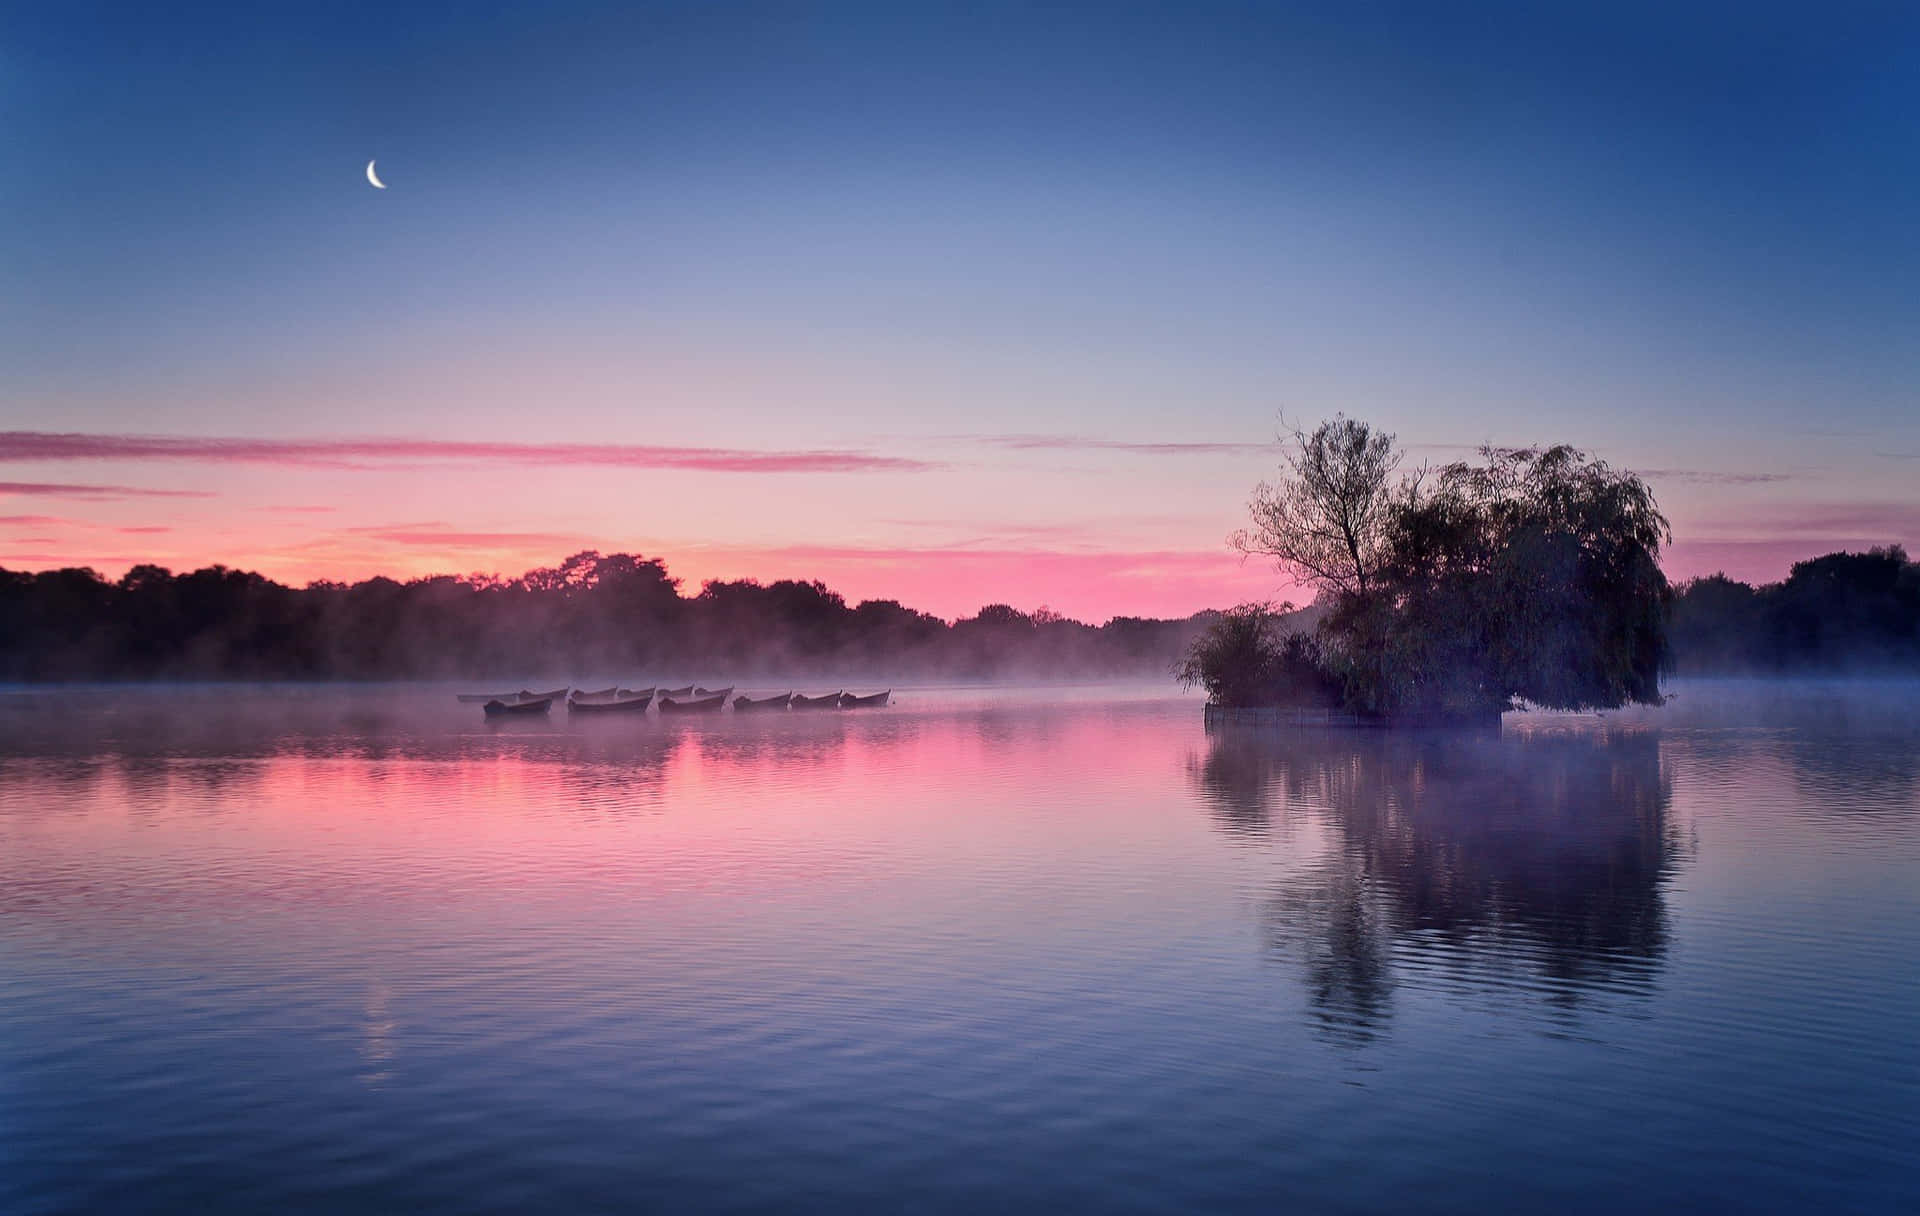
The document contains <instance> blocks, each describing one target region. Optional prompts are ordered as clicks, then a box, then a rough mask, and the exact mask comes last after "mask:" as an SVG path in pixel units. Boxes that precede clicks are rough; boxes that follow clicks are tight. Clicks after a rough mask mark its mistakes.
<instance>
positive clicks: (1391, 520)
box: [1232, 418, 1671, 714]
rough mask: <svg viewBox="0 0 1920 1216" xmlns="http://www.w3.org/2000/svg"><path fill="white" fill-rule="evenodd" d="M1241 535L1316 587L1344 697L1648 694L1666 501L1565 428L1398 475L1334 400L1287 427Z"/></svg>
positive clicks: (1407, 700)
mask: <svg viewBox="0 0 1920 1216" xmlns="http://www.w3.org/2000/svg"><path fill="white" fill-rule="evenodd" d="M1292 438H1293V445H1292V450H1290V451H1289V453H1288V455H1287V468H1286V475H1285V476H1283V477H1282V478H1281V480H1280V481H1278V482H1277V483H1274V484H1262V485H1261V486H1260V487H1259V488H1258V489H1257V490H1256V491H1255V492H1254V496H1253V501H1252V502H1251V504H1250V512H1251V515H1252V522H1253V526H1252V527H1251V528H1249V529H1247V530H1245V531H1242V532H1239V533H1236V534H1235V535H1234V536H1233V538H1232V544H1233V545H1234V547H1235V548H1238V549H1239V550H1240V551H1241V552H1243V553H1257V554H1264V555H1266V556H1269V557H1272V558H1273V559H1274V560H1275V561H1276V563H1277V564H1278V565H1279V567H1280V568H1281V569H1282V570H1283V571H1284V572H1286V573H1287V574H1288V575H1290V576H1291V577H1292V578H1294V579H1295V580H1296V581H1299V582H1303V583H1306V584H1308V585H1311V586H1313V587H1315V588H1316V589H1317V590H1318V591H1319V592H1320V597H1321V603H1322V604H1323V605H1324V606H1325V607H1326V609H1327V612H1326V615H1325V617H1324V619H1323V623H1322V625H1321V635H1322V641H1323V642H1324V643H1325V648H1324V653H1325V654H1326V655H1327V656H1328V662H1329V663H1330V664H1331V665H1332V666H1333V668H1334V669H1335V670H1337V672H1338V674H1339V675H1340V676H1341V677H1342V679H1343V681H1344V688H1345V696H1344V700H1345V703H1346V704H1347V706H1348V707H1349V708H1352V709H1356V710H1360V711H1362V712H1373V713H1384V714H1484V713H1486V712H1489V711H1493V710H1498V709H1502V708H1506V707H1508V706H1510V705H1512V704H1514V703H1516V702H1526V703H1529V704H1533V705H1538V706H1542V707H1546V708H1554V709H1595V708H1610V707H1614V706H1619V705H1623V704H1626V703H1627V702H1629V701H1637V702H1657V701H1658V700H1659V699H1660V693H1659V676H1660V671H1661V668H1662V666H1663V665H1664V663H1665V661H1666V657H1667V633H1666V629H1667V614H1668V606H1669V603H1670V600H1671V591H1670V589H1669V587H1668V585H1667V580H1666V577H1665V575H1664V574H1662V573H1661V571H1660V565H1659V556H1660V548H1661V546H1662V544H1664V543H1665V542H1666V541H1667V540H1668V539H1669V532H1668V527H1667V521H1666V518H1665V517H1664V516H1663V515H1661V513H1660V510H1659V506H1658V504H1657V503H1656V502H1655V500H1654V496H1653V492H1652V491H1651V489H1649V488H1648V486H1647V484H1646V483H1645V482H1644V481H1643V480H1641V479H1640V478H1639V477H1638V476H1636V475H1634V474H1632V473H1627V472H1620V471H1616V470H1614V469H1612V468H1610V467H1609V466H1608V465H1607V464H1606V462H1605V461H1601V460H1596V459H1593V458H1591V457H1588V456H1587V455H1586V454H1585V453H1582V452H1580V451H1577V450H1576V449H1574V448H1570V447H1566V446H1557V447H1550V448H1484V449H1482V450H1481V453H1480V457H1481V459H1480V461H1479V462H1478V463H1473V462H1460V463H1457V464H1450V465H1447V466H1445V467H1443V468H1440V469H1438V470H1430V471H1423V472H1422V473H1421V474H1420V475H1413V476H1396V474H1397V470H1398V466H1399V463H1400V455H1399V452H1398V450H1397V449H1396V448H1395V446H1394V441H1393V436H1391V435H1388V434H1386V433H1384V432H1381V431H1377V430H1375V429H1373V428H1372V427H1370V426H1368V425H1367V424H1366V423H1363V422H1357V421H1353V420H1350V419H1347V418H1335V419H1334V420H1333V421H1331V422H1327V423H1323V424H1322V425H1321V426H1320V427H1319V428H1318V429H1316V430H1315V431H1314V432H1313V433H1312V434H1310V435H1309V434H1306V433H1304V432H1300V431H1296V432H1295V433H1294V435H1293V437H1292Z"/></svg>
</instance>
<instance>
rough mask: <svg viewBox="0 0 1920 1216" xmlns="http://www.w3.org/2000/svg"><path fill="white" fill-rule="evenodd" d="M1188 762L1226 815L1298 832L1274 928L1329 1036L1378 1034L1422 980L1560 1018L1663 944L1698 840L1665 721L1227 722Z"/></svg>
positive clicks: (1639, 975) (1242, 823) (1276, 900)
mask: <svg viewBox="0 0 1920 1216" xmlns="http://www.w3.org/2000/svg"><path fill="white" fill-rule="evenodd" d="M1189 767H1190V770H1191V773H1192V776H1193V779H1194V781H1195V783H1196V785H1197V788H1198V791H1199V793H1200V795H1201V797H1202V798H1203V800H1204V801H1205V803H1206V804H1207V805H1208V807H1209V808H1210V809H1211V810H1212V812H1213V814H1214V815H1215V816H1216V819H1217V824H1218V826H1219V828H1220V830H1221V831H1223V832H1225V833H1227V834H1228V835H1230V836H1232V837H1233V838H1235V839H1237V840H1239V841H1242V842H1246V843H1251V844H1259V843H1262V842H1266V841H1269V840H1272V839H1274V838H1277V837H1284V838H1285V841H1286V845H1287V847H1286V848H1285V849H1279V850H1276V855H1278V856H1281V857H1284V858H1285V859H1286V865H1285V866H1283V868H1282V869H1283V872H1282V876H1281V877H1280V878H1279V879H1278V880H1277V881H1276V882H1275V883H1274V885H1273V889H1272V890H1271V893H1270V894H1268V895H1267V896H1266V897H1265V898H1264V900H1263V904H1262V916H1263V920H1264V928H1265V931H1266V940H1267V942H1268V944H1269V947H1270V948H1271V949H1273V950H1274V951H1275V952H1276V954H1278V955H1280V956H1283V957H1287V958H1290V959H1292V960H1294V961H1295V962H1297V963H1298V964H1299V965H1300V966H1302V967H1304V969H1305V971H1306V978H1307V992H1308V998H1309V1002H1310V1006H1311V1014H1312V1016H1313V1018H1314V1019H1315V1020H1316V1022H1317V1023H1318V1024H1319V1026H1320V1027H1321V1029H1322V1030H1323V1031H1324V1032H1325V1033H1326V1034H1327V1035H1329V1036H1330V1037H1333V1038H1336V1039H1341V1040H1346V1041H1351V1042H1365V1041H1368V1040H1370V1039H1373V1038H1375V1037H1378V1036H1379V1035H1381V1034H1382V1033H1384V1032H1385V1030H1386V1029H1387V1027H1388V1025H1389V1023H1390V1021H1391V1018H1392V1016H1393V1013H1394V1007H1395V1004H1396V1001H1397V1000H1400V999H1401V998H1402V997H1403V996H1404V997H1405V998H1406V999H1408V1000H1411V999H1415V998H1414V994H1416V993H1418V994H1422V995H1425V994H1440V995H1443V996H1445V997H1447V998H1449V999H1456V1000H1457V999H1460V998H1466V999H1468V1000H1470V1001H1472V1002H1473V1003H1475V1004H1487V1005H1490V1006H1493V1007H1494V1008H1495V1011H1496V1012H1497V1011H1498V1010H1499V1008H1501V1007H1506V1008H1515V1007H1525V1008H1531V1009H1533V1010H1536V1011H1538V1010H1544V1011H1546V1012H1547V1013H1548V1014H1549V1015H1550V1017H1551V1019H1552V1020H1554V1021H1555V1023H1556V1024H1557V1025H1559V1026H1561V1027H1562V1028H1564V1027H1566V1026H1567V1025H1568V1024H1569V1023H1570V1022H1573V1021H1577V1014H1578V1011H1579V1008H1580V1006H1581V1005H1582V1003H1583V1002H1588V1001H1592V1000H1595V999H1600V998H1603V997H1620V996H1625V997H1628V998H1632V997H1633V996H1635V995H1636V994H1644V993H1645V992H1646V991H1648V989H1649V987H1650V985H1651V983H1652V981H1653V978H1654V975H1655V972H1656V970H1657V968H1658V967H1659V965H1660V961H1661V959H1662V957H1663V955H1664V954H1665V951H1666V948H1667V940H1668V928H1667V913H1666V908H1665V895H1664V890H1665V886H1666V883H1667V881H1668V879H1669V877H1670V875H1671V874H1672V872H1673V868H1674V866H1675V865H1676V864H1677V863H1678V861H1679V860H1680V859H1681V857H1682V856H1683V854H1684V852H1685V842H1684V841H1683V840H1682V839H1681V838H1680V835H1679V833H1678V832H1677V831H1676V830H1675V828H1674V826H1673V822H1672V817H1671V814H1670V811H1671V806H1672V800H1673V781H1672V777H1671V774H1670V773H1669V772H1667V771H1666V768H1665V766H1664V765H1663V760H1662V754H1661V748H1660V740H1659V737H1658V735H1657V734H1656V733H1653V732H1647V731H1592V730H1582V731H1556V730H1553V729H1550V728H1535V729H1517V730H1516V729H1513V728H1509V729H1508V730H1507V731H1505V732H1504V733H1501V734H1498V735H1480V734H1460V733H1431V734H1422V733H1389V732H1365V733H1362V732H1334V731H1320V732H1299V733H1293V734H1285V733H1280V732H1276V731H1273V730H1271V729H1269V730H1244V729H1235V728H1231V727H1228V728H1222V729H1220V730H1217V731H1215V732H1213V733H1211V735H1210V737H1209V740H1208V747H1207V750H1206V753H1205V754H1204V756H1196V757H1195V758H1193V759H1192V760H1191V761H1190V765H1189ZM1316 846H1317V847H1316Z"/></svg>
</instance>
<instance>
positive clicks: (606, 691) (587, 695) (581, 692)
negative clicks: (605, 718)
mask: <svg viewBox="0 0 1920 1216" xmlns="http://www.w3.org/2000/svg"><path fill="white" fill-rule="evenodd" d="M619 691H620V688H619V686H618V685H615V686H614V687H612V688H596V689H592V690H591V691H589V690H588V689H585V688H576V689H574V690H573V699H574V700H576V701H586V700H593V699H595V698H599V699H602V700H604V699H606V698H607V697H611V696H613V695H614V694H615V693H618V692H619Z"/></svg>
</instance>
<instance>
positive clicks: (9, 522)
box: [0, 515, 67, 528]
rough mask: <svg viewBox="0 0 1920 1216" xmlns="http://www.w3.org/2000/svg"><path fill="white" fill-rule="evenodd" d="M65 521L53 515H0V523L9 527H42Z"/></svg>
mask: <svg viewBox="0 0 1920 1216" xmlns="http://www.w3.org/2000/svg"><path fill="white" fill-rule="evenodd" d="M66 522H67V521H66V520H64V519H61V518H59V517H57V516H53V515H0V524H4V525H5V526H7V527H9V528H42V527H45V526H47V525H48V524H64V523H66Z"/></svg>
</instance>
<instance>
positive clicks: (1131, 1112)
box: [0, 680, 1920, 1214]
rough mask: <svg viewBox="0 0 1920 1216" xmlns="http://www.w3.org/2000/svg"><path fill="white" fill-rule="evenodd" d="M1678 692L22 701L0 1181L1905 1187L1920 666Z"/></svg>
mask: <svg viewBox="0 0 1920 1216" xmlns="http://www.w3.org/2000/svg"><path fill="white" fill-rule="evenodd" d="M600 682H601V683H607V682H609V681H605V680H603V681H600ZM1675 688H1676V691H1677V693H1678V694H1679V695H1678V697H1677V699H1676V700H1674V701H1673V702H1672V703H1671V704H1670V705H1668V706H1665V707H1662V708H1660V709H1649V710H1637V711H1632V712H1622V713H1617V714H1608V715H1604V716H1592V715H1548V714H1541V715H1534V714H1514V715H1508V717H1507V720H1506V723H1505V725H1504V727H1503V729H1502V730H1500V731H1499V732H1498V733H1496V734H1485V733H1482V734H1471V733H1469V734H1444V733H1441V734H1389V733H1375V732H1351V731H1349V732H1318V733H1315V732H1287V731H1284V730H1276V729H1257V728H1256V729H1238V728H1231V727H1229V728H1222V729H1219V730H1216V731H1215V732H1213V733H1211V734H1210V733H1209V732H1208V731H1207V730H1206V729H1204V728H1203V726H1202V723H1201V714H1200V703H1199V701H1198V699H1197V698H1194V697H1180V696H1176V695H1171V694H1170V693H1169V691H1168V690H1167V689H1166V688H1165V687H1163V686H1157V685H1155V686H1132V685H1115V686H1103V687H1053V688H1040V687H1021V688H971V689H953V688H945V689H903V690H901V691H900V692H899V693H898V694H897V700H898V703H897V704H896V705H895V706H893V707H891V708H888V709H883V710H870V711H848V712H826V713H819V714H784V715H772V714H767V715H748V716H743V717H740V718H738V719H735V718H734V717H732V716H731V715H728V716H724V717H719V718H712V719H701V720H687V719H679V720H674V719H669V720H665V721H663V720H661V719H660V718H659V717H657V716H656V715H653V714H649V715H647V716H646V717H645V718H644V719H640V720H637V721H636V720H622V721H617V722H609V721H602V720H593V721H582V722H573V723H570V722H568V721H567V720H566V717H565V715H564V714H559V713H556V714H555V715H554V716H553V718H552V719H551V720H550V721H532V722H509V723H504V724H497V725H496V724H491V723H488V722H486V721H484V720H483V719H482V716H481V714H480V712H479V709H478V707H475V706H470V705H458V704H456V703H455V702H454V700H453V696H452V693H453V691H454V690H453V689H451V688H445V687H420V686H413V687H390V688H379V687H375V688H331V687H213V688H208V687H199V688H139V689H131V690H110V689H98V688H92V689H81V690H56V689H44V688H43V689H20V688H14V689H7V690H0V1211H4V1212H7V1213H12V1214H21V1213H38V1212H64V1211H83V1210H85V1211H114V1212H123V1211H166V1210H179V1211H192V1212H227V1211H233V1212H242V1211H246V1212H252V1211H276V1212H292V1211H339V1212H367V1211H458V1212H516V1211H527V1210H532V1209H536V1208H538V1209H543V1210H552V1211H566V1212H596V1211H627V1210H661V1211H691V1210H702V1211H789V1210H794V1209H801V1208H811V1209H813V1210H832V1211H858V1210H880V1209H884V1210H890V1211H896V1210H897V1211H912V1212H948V1211H953V1212H961V1211H968V1212H970V1211H975V1210H981V1209H986V1208H989V1207H994V1208H1014V1209H1047V1210H1062V1209H1066V1208H1069V1207H1088V1208H1095V1209H1099V1210H1113V1211H1161V1212H1169V1211H1196V1210H1208V1211H1228V1210H1244V1211H1275V1210H1299V1211H1314V1212H1390V1211H1407V1210H1413V1209H1420V1210H1430V1211H1443V1212H1461V1213H1482V1212H1487V1211H1553V1212H1579V1211H1595V1212H1599V1211H1607V1212H1612V1211H1617V1210H1619V1209H1620V1208H1622V1207H1623V1206H1627V1207H1630V1208H1632V1209H1634V1210H1660V1209H1668V1210H1672V1209H1694V1210H1708V1209H1713V1210H1738V1211H1746V1212H1755V1211H1782V1212H1803V1211H1816V1210H1817V1211H1822V1212H1842V1211H1845V1212H1870V1211H1896V1210H1907V1211H1911V1210H1914V1207H1915V1204H1916V1201H1920V1189H1917V1188H1920V1148H1917V1147H1916V1146H1917V1145H1920V1045H1917V1040H1920V1035H1916V1028H1917V1026H1920V719H1917V718H1916V707H1920V687H1917V686H1915V685H1911V684H1897V683H1879V684H1874V683H1863V684H1852V685H1849V684H1842V683H1804V684H1768V683H1740V682H1729V683H1693V684H1688V683H1682V684H1679V685H1676V686H1675ZM767 691H774V692H777V691H780V690H779V689H771V690H767Z"/></svg>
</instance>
